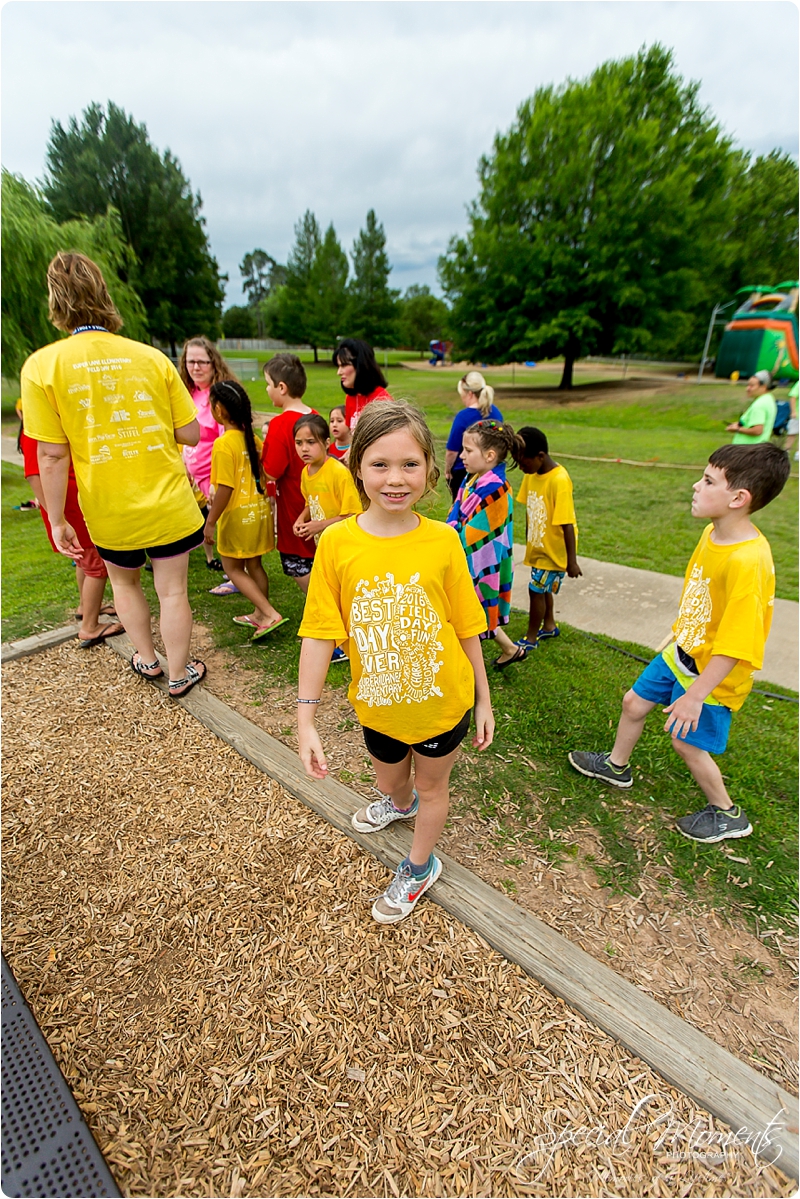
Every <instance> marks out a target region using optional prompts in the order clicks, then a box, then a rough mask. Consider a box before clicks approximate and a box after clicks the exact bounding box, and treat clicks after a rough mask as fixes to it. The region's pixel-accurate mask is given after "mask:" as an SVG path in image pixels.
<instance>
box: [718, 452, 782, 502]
mask: <svg viewBox="0 0 800 1199" xmlns="http://www.w3.org/2000/svg"><path fill="white" fill-rule="evenodd" d="M708 465H709V466H716V467H718V469H719V470H721V471H723V472H724V474H725V478H726V480H727V482H728V487H729V488H730V489H731V491H736V490H737V489H738V488H740V487H741V488H744V490H745V491H749V492H750V496H751V499H750V508H749V509H748V511H750V512H758V511H759V509H760V508H765V507H766V506H767V504H769V503H771V502H772V500H774V499H775V497H776V496H777V495H780V493H781V492H782V491H783V488H784V486H785V484H786V480H787V479H788V478H789V471H790V470H791V463H790V461H789V455H788V454H787V453H786V451H785V450H781V449H779V448H778V447H777V446H776V445H773V444H772V443H771V442H769V441H762V442H760V443H759V444H758V445H723V446H720V448H719V449H718V450H714V453H713V454H712V455H711V457H710V458H709V460H708Z"/></svg>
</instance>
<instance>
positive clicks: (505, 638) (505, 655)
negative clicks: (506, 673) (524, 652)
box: [494, 628, 519, 662]
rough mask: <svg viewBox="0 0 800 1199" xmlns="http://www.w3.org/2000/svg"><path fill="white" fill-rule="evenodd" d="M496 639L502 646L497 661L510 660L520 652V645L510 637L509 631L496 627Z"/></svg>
mask: <svg viewBox="0 0 800 1199" xmlns="http://www.w3.org/2000/svg"><path fill="white" fill-rule="evenodd" d="M494 641H495V642H496V643H497V644H498V645H499V646H500V650H501V654H500V657H499V658H497V659H496V661H497V662H508V661H510V660H511V658H513V657H514V655H515V654H517V653H519V646H518V645H515V644H514V642H513V641H512V640H511V638H510V637H509V635H508V633H506V632H504V630H503V629H499V628H498V629H495V631H494Z"/></svg>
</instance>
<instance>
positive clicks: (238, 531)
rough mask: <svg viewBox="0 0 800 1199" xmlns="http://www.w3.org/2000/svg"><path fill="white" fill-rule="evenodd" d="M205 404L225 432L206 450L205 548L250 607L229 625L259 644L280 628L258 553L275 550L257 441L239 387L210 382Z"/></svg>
mask: <svg viewBox="0 0 800 1199" xmlns="http://www.w3.org/2000/svg"><path fill="white" fill-rule="evenodd" d="M209 401H210V404H211V412H212V414H213V417H214V420H215V421H217V422H218V423H219V424H220V425H222V427H223V429H224V430H225V432H224V433H223V434H222V437H218V438H217V440H216V441H215V442H214V445H213V448H212V450H211V484H212V486H213V487H214V489H215V490H214V498H213V500H212V501H211V506H210V508H209V510H208V517H207V519H206V526H205V534H204V535H205V540H206V545H213V544H214V530H215V529H216V528H217V523H218V522H219V528H218V536H217V548H218V549H219V554H220V557H221V558H222V565H223V566H224V568H225V573H226V574H227V576H228V578H229V579H230V580H231V582H232V583H235V584H236V586H237V587H238V589H239V591H241V593H242V595H244V596H246V597H247V599H249V600H250V602H251V604H252V605H253V611H252V612H250V613H249V614H248V615H246V616H234V618H233V620H234V623H235V624H243V625H247V626H248V627H249V628H252V629H253V635H252V638H251V640H253V641H261V640H263V638H264V637H266V636H267V634H268V633H271V632H273V630H274V629H277V628H279V627H280V625H282V624H285V623H286V621H287V620H288V617H285V616H281V614H280V612H277V611H276V610H275V608H273V606H272V604H271V603H270V602H269V579H268V578H267V573H266V571H265V570H264V566H263V564H262V562H261V555H262V554H266V552H267V550H271V549H274V548H275V536H274V532H273V526H272V509H271V508H270V506H269V503H268V501H267V499H266V496H265V492H264V483H263V481H262V469H261V440H260V439H259V438H258V437H256V435H255V434H254V432H253V413H252V410H251V408H250V397H249V396H248V394H247V392H246V391H245V389H244V388H243V387H242V385H241V383H231V382H229V381H227V380H226V381H224V382H222V383H213V384H212V385H211V391H210V397H209Z"/></svg>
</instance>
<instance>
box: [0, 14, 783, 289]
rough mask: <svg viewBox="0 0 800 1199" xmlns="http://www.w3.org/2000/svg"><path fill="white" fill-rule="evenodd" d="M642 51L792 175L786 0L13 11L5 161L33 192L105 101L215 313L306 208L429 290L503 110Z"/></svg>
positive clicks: (510, 112) (397, 281)
mask: <svg viewBox="0 0 800 1199" xmlns="http://www.w3.org/2000/svg"><path fill="white" fill-rule="evenodd" d="M655 41H659V42H661V43H662V44H663V45H665V46H668V47H670V48H671V49H673V51H674V53H675V60H676V64H677V68H678V70H679V71H680V73H681V74H682V75H683V76H684V78H686V79H687V80H688V79H693V80H698V81H699V82H700V84H701V88H700V97H701V100H702V102H703V103H704V104H705V105H707V106H709V107H710V109H711V110H712V111H713V113H714V114H715V115H716V117H717V119H718V120H719V121H720V122H721V124H722V126H723V127H724V129H725V130H726V132H727V133H728V134H730V135H731V136H732V137H733V138H734V139H735V141H736V142H737V143H738V144H739V145H741V146H743V147H746V148H747V149H748V150H751V151H754V152H757V153H767V152H769V151H770V150H771V149H773V148H775V147H778V148H780V149H782V150H785V151H787V152H788V153H790V154H792V155H793V156H794V157H796V156H797V148H798V83H797V78H798V72H797V67H798V9H797V8H796V7H795V5H794V4H793V3H792V2H791V0H733V2H728V0H715V2H705V0H685V2H684V0H679V2H668V3H660V2H657V0H653V2H649V0H627V2H625V0H623V2H616V0H614V2H605V0H598V2H596V3H592V2H584V0H574V2H572V0H556V2H550V0H541V2H536V0H533V2H528V0H516V2H511V3H507V2H505V0H473V2H467V3H461V2H456V0H454V2H451V3H448V2H444V3H439V2H433V0H428V2H425V0H418V2H415V0H408V2H399V3H396V2H393V0H386V2H373V0H361V2H355V3H353V2H346V3H339V2H337V0H330V2H328V3H316V2H308V3H306V2H305V0H294V2H291V3H284V2H280V0H274V2H266V3H265V2H262V0H249V2H247V0H246V2H240V0H226V2H216V0H202V2H196V0H178V2H172V0H140V2H129V0H119V2H117V0H91V2H84V0H77V2H72V0H60V2H58V3H52V2H50V0H45V2H39V0H10V2H9V3H6V4H4V5H3V9H2V161H3V165H4V166H6V167H7V168H8V169H9V170H12V171H15V172H17V173H19V174H22V175H24V176H25V177H26V178H27V179H29V180H32V181H33V180H37V179H40V178H41V176H42V174H43V170H44V155H45V147H46V145H47V140H48V136H49V131H50V123H51V121H52V120H53V119H56V120H59V121H61V122H66V121H67V120H68V119H69V117H70V116H73V115H80V113H81V112H82V111H83V109H84V108H85V107H86V106H87V105H88V104H89V103H91V102H92V101H93V100H96V101H99V102H101V103H105V102H106V101H107V100H113V101H114V102H115V103H116V104H118V105H121V106H122V107H123V108H124V109H125V110H126V111H127V112H129V113H130V114H132V115H133V116H134V117H135V119H136V120H137V121H139V122H144V123H145V124H146V125H147V128H148V130H149V133H150V137H151V140H152V142H153V143H154V145H155V146H157V147H158V148H159V149H160V150H163V149H165V148H167V147H168V148H169V149H170V150H172V152H173V153H174V154H175V155H176V156H177V158H178V159H179V160H180V163H181V165H182V167H183V170H184V172H185V174H186V175H187V176H188V178H189V179H190V180H191V182H192V186H193V187H194V189H195V190H199V191H200V192H201V194H202V198H203V212H204V215H205V217H206V221H207V228H208V234H209V238H210V241H211V246H212V249H213V252H214V254H215V255H216V257H217V259H218V261H219V264H220V267H221V269H222V270H223V271H226V272H227V273H228V275H229V280H230V281H229V283H228V288H227V298H226V304H230V303H237V302H239V301H240V299H241V279H240V275H239V269H238V267H239V262H240V261H241V258H242V255H243V254H244V253H246V252H247V251H248V250H252V249H253V248H255V247H256V246H258V247H261V248H262V249H264V250H266V251H268V252H269V253H271V254H272V255H273V256H275V257H276V258H277V259H278V260H279V261H282V262H285V260H286V255H287V253H288V251H289V249H290V247H291V244H292V241H293V229H294V224H295V222H296V220H297V218H298V217H299V216H300V215H301V213H302V212H303V211H304V210H305V209H306V208H311V209H312V210H313V212H315V213H316V216H317V218H318V220H319V221H320V223H321V224H322V225H323V227H324V226H327V224H328V223H329V222H330V221H333V223H334V225H335V227H336V231H337V233H338V234H339V238H340V240H341V241H342V243H343V245H344V247H345V249H346V250H348V251H349V250H350V248H351V246H352V242H353V239H354V237H355V236H356V234H357V233H358V230H359V228H360V227H361V226H362V225H363V222H364V217H365V215H366V212H367V210H368V209H369V208H374V209H375V211H376V213H377V215H378V219H379V220H381V221H382V222H383V224H384V227H385V229H386V234H387V241H388V250H389V257H390V261H391V262H392V264H393V268H394V269H393V273H392V277H391V282H392V285H393V286H395V287H401V288H406V287H407V286H408V285H409V284H411V283H428V284H430V285H431V286H433V287H436V261H437V258H438V256H439V254H441V253H442V252H443V251H444V250H445V248H446V246H447V242H448V239H449V238H450V237H451V236H452V235H453V234H454V233H460V232H462V231H463V230H464V228H465V226H466V211H465V209H466V205H467V204H468V203H469V201H470V200H471V199H472V198H473V197H474V196H475V195H476V191H477V179H476V168H477V163H478V159H479V157H480V155H481V154H483V153H486V152H488V151H490V150H491V146H492V139H493V137H494V135H495V133H496V132H498V131H502V130H506V129H507V128H508V127H509V125H510V124H511V123H512V121H513V120H514V116H515V113H516V110H517V107H518V105H519V104H520V102H521V101H522V100H524V99H525V98H526V97H527V96H529V95H531V94H532V92H533V91H534V90H535V89H536V88H537V87H539V86H541V85H543V84H549V83H554V84H559V83H561V82H562V81H563V80H565V79H566V78H567V77H568V76H571V77H573V78H581V77H583V76H585V75H587V74H589V73H590V72H591V71H592V70H593V69H594V67H596V66H597V65H598V64H599V63H601V62H603V61H605V60H606V59H609V58H620V57H623V56H625V55H629V54H634V53H635V52H636V51H637V50H638V49H639V48H640V47H641V46H642V45H644V44H647V45H650V44H652V43H653V42H655Z"/></svg>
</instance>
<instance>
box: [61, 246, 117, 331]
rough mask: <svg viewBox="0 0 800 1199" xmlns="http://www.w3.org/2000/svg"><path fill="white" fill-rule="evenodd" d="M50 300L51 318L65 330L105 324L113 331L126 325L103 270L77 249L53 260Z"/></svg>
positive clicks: (62, 253)
mask: <svg viewBox="0 0 800 1199" xmlns="http://www.w3.org/2000/svg"><path fill="white" fill-rule="evenodd" d="M47 302H48V312H49V316H50V320H51V321H52V323H53V324H54V325H55V327H56V328H57V329H62V330H63V331H64V332H65V333H71V332H72V330H73V329H78V328H80V326H81V325H102V327H103V328H104V329H107V330H108V332H109V333H118V332H119V330H120V329H121V328H122V317H121V316H120V314H119V312H118V311H117V309H116V307H115V306H114V301H113V300H112V299H111V296H110V295H109V294H108V288H107V287H106V281H105V279H104V278H103V272H102V271H101V270H100V267H99V266H98V265H97V263H96V262H92V260H91V258H87V257H86V255H85V254H79V253H78V252H77V250H70V251H67V252H61V253H59V254H56V256H55V258H53V259H52V261H51V262H50V265H49V266H48V268H47Z"/></svg>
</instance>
